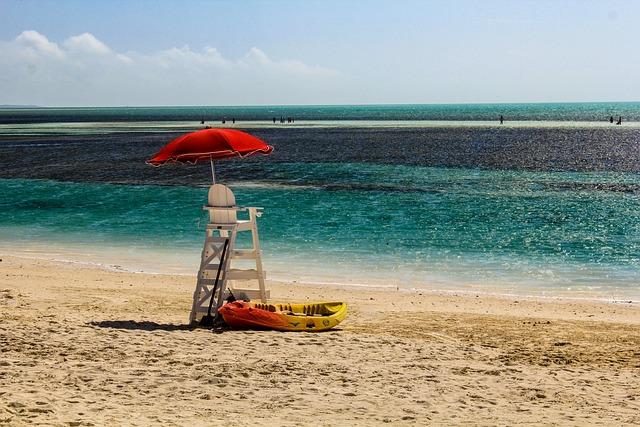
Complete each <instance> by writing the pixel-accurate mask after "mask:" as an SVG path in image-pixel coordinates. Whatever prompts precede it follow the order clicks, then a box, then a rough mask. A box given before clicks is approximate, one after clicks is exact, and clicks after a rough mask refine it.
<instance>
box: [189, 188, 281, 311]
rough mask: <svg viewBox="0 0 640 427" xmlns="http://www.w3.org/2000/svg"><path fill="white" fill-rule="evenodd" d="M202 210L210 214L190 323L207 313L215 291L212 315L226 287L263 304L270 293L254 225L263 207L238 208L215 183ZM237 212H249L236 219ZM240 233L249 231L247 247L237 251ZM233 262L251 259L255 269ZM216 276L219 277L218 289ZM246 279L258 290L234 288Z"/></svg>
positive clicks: (224, 296) (225, 189)
mask: <svg viewBox="0 0 640 427" xmlns="http://www.w3.org/2000/svg"><path fill="white" fill-rule="evenodd" d="M203 209H205V210H206V211H208V213H209V223H208V224H207V227H206V231H205V243H204V248H203V250H202V259H201V262H200V269H199V271H198V281H197V284H196V290H195V292H194V294H193V305H192V308H191V315H190V317H189V321H190V323H193V322H195V321H197V320H198V319H199V318H200V317H201V316H202V315H204V314H205V313H206V312H207V310H208V305H209V300H210V298H211V294H212V293H213V292H215V295H214V305H213V307H215V310H216V311H215V313H217V309H218V308H220V306H222V303H223V302H224V299H225V298H226V296H227V288H230V289H231V290H232V292H233V293H244V294H245V295H247V296H248V297H250V298H251V299H257V298H260V300H261V301H262V302H267V299H268V298H269V293H268V291H267V290H266V289H265V278H266V275H265V271H264V270H263V268H262V252H261V250H260V240H259V236H258V224H257V219H258V218H259V217H260V216H261V215H262V208H256V207H239V206H237V205H236V198H235V196H234V195H233V192H232V191H231V190H230V189H229V188H228V187H226V186H224V185H222V184H214V185H212V186H211V187H210V188H209V195H208V204H207V205H206V206H204V207H203ZM240 212H242V213H245V212H246V213H248V218H245V219H239V218H238V213H240ZM242 231H250V232H251V247H249V248H236V237H237V233H239V232H242ZM225 241H228V243H227V250H226V253H227V254H228V256H225V257H224V259H221V258H222V254H223V253H224V251H223V246H224V242H225ZM233 260H253V261H254V262H255V268H250V269H240V268H233V266H232V263H233ZM220 264H222V266H220ZM218 270H220V273H218ZM215 277H218V280H217V286H216V280H215ZM247 280H255V281H257V282H258V289H252V288H243V289H241V288H238V287H236V286H235V285H236V284H237V282H239V281H247Z"/></svg>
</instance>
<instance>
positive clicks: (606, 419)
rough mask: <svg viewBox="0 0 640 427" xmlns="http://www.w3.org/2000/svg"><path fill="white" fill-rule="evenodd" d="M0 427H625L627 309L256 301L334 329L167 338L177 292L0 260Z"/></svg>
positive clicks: (632, 350)
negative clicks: (315, 313) (323, 316)
mask: <svg viewBox="0 0 640 427" xmlns="http://www.w3.org/2000/svg"><path fill="white" fill-rule="evenodd" d="M0 272H1V275H0V319H1V322H0V423H3V424H7V425H23V424H31V423H33V424H41V425H73V426H79V425H149V424H154V425H156V424H161V425H247V424H257V425H357V424H366V425H377V424H384V423H391V424H394V425H400V424H407V425H410V424H416V425H424V424H434V425H460V424H472V425H496V424H497V425H516V424H525V425H527V424H529V425H533V424H535V425H584V424H599V425H622V424H637V423H640V307H639V306H638V304H637V303H630V302H628V301H617V302H596V301H575V300H560V299H546V300H536V299H529V298H519V299H514V298H508V297H491V296H482V295H478V296H476V295H456V294H442V293H441V294H434V293H428V292H395V291H388V290H386V291H379V290H366V289H345V288H337V287H333V288H326V287H324V288H323V287H319V286H309V285H302V284H291V283H269V288H270V289H271V292H272V297H273V298H274V299H278V300H291V301H293V300H299V301H305V300H344V301H346V302H348V303H349V305H350V314H349V316H348V317H347V319H346V320H345V321H344V322H343V323H342V324H341V325H340V328H339V329H336V330H333V331H330V332H326V333H319V334H311V333H281V332H271V331H225V332H223V333H214V332H211V331H209V330H206V329H193V328H191V327H190V326H188V325H186V324H185V321H186V319H187V317H188V310H189V307H190V298H191V293H192V291H193V285H194V278H193V277H188V276H166V275H148V274H134V273H127V272H117V271H107V270H105V269H100V268H97V267H93V266H87V265H79V264H72V263H62V262H53V261H45V260H31V259H25V258H16V257H8V256H3V257H2V262H1V263H0Z"/></svg>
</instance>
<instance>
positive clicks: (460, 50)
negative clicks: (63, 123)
mask: <svg viewBox="0 0 640 427" xmlns="http://www.w3.org/2000/svg"><path fill="white" fill-rule="evenodd" d="M638 22H640V1H635V0H628V1H605V0H602V1H595V0H593V1H592V0H575V1H572V0H549V1H547V0H535V1H526V0H520V1H515V0H505V1H498V0H483V1H475V0H469V1H465V0H441V1H428V0H423V1H412V0H404V1H403V0H396V1H392V0H388V1H378V0H368V1H367V0H360V1H356V0H342V1H332V0H326V1H314V0H309V1H288V0H277V1H275V0H274V1H268V0H263V1H251V0H247V1H188V0H183V1H162V0H155V1H131V0H130V1H119V0H108V1H98V0H94V1H70V0H69V1H65V0H58V1H46V0H41V1H29V0H0V104H35V105H42V106H126V105H130V106H133V105H141V106H142V105H150V106H152V105H286V104H385V103H391V104H422V103H483V102H488V103H490V102H581V101H586V102H590V101H640V78H639V76H640V48H639V47H638V46H639V45H638V41H639V40H640V25H638Z"/></svg>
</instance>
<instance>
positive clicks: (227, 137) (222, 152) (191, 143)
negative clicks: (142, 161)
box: [147, 129, 273, 166]
mask: <svg viewBox="0 0 640 427" xmlns="http://www.w3.org/2000/svg"><path fill="white" fill-rule="evenodd" d="M272 151H273V147H272V146H270V145H267V144H266V143H265V142H264V141H263V140H261V139H259V138H256V137H255V136H252V135H249V134H248V133H246V132H241V131H239V130H234V129H203V130H199V131H196V132H191V133H188V134H185V135H182V136H179V137H177V138H176V139H174V140H173V141H171V142H170V143H168V144H167V145H165V146H164V147H162V149H161V150H160V151H159V152H158V153H157V154H156V155H155V156H153V157H152V158H151V159H149V160H147V163H148V164H150V165H152V166H162V165H164V164H166V163H170V162H178V163H190V164H196V163H198V162H200V161H212V160H216V159H227V158H230V157H247V156H251V155H252V154H256V153H260V154H265V155H266V154H271V152H272Z"/></svg>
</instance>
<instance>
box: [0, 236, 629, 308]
mask: <svg viewBox="0 0 640 427" xmlns="http://www.w3.org/2000/svg"><path fill="white" fill-rule="evenodd" d="M57 249H61V248H57ZM25 252H27V250H25V251H21V252H11V251H4V252H3V253H1V254H0V256H4V257H9V258H18V259H25V260H32V261H48V262H53V263H60V264H70V265H77V266H80V267H86V268H97V269H101V270H104V271H107V272H122V273H130V274H140V275H153V276H168V277H171V276H180V277H190V278H193V279H194V280H195V276H196V273H197V268H198V267H197V265H195V264H196V263H194V269H193V271H192V272H188V271H186V270H184V271H180V272H174V271H166V270H165V271H162V270H159V271H148V270H145V269H144V268H143V267H141V266H139V265H138V266H133V265H131V266H129V265H127V264H128V262H127V261H120V263H119V264H117V263H115V262H107V263H101V262H99V261H96V260H93V259H89V260H79V259H73V258H59V257H56V256H55V255H53V254H43V253H40V254H35V255H34V254H27V253H25ZM67 255H70V254H67ZM196 258H197V257H196ZM196 258H194V259H196ZM116 262H117V261H116ZM266 271H267V273H268V272H269V269H268V268H267V269H266ZM332 279H333V278H332ZM267 280H268V281H269V282H276V283H292V284H297V285H301V286H309V287H321V288H332V289H348V290H353V291H357V290H365V291H366V290H373V291H388V292H403V293H409V294H412V293H413V294H419V293H427V294H433V295H456V296H457V295H458V294H461V295H466V296H477V295H482V296H485V297H495V298H506V299H509V298H520V299H529V300H539V301H551V300H566V301H576V302H579V301H585V302H604V303H613V304H615V303H624V304H633V305H640V298H634V297H632V296H629V295H624V292H623V291H620V290H618V292H612V291H603V292H598V291H584V290H580V291H572V290H566V289H548V288H539V287H537V288H536V287H531V286H528V287H527V286H523V287H522V289H521V291H520V292H517V290H516V289H514V287H515V285H513V284H511V285H510V286H511V287H510V288H508V289H501V288H500V286H499V285H497V286H495V287H492V288H490V287H487V286H484V285H483V284H469V283H464V282H460V283H455V282H453V281H452V282H451V285H452V286H451V287H450V288H446V287H442V286H441V285H440V284H438V285H433V284H429V283H428V282H426V281H425V282H424V283H421V284H423V285H424V287H420V286H415V284H414V286H401V285H399V282H398V283H396V284H391V285H384V284H382V283H381V282H380V283H378V282H373V283H372V282H369V283H366V282H367V279H366V277H364V278H363V277H361V278H360V282H362V283H354V282H349V281H345V282H338V281H335V280H331V279H329V278H327V280H307V279H305V278H303V277H300V276H296V275H295V274H293V275H291V276H282V275H278V274H268V275H267ZM505 285H506V284H505Z"/></svg>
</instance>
